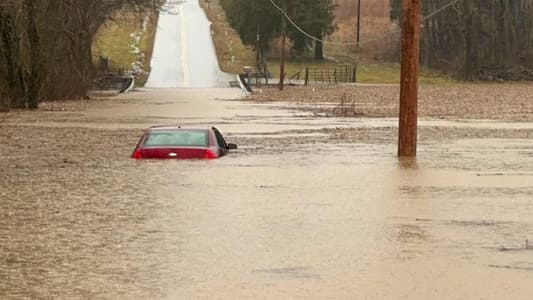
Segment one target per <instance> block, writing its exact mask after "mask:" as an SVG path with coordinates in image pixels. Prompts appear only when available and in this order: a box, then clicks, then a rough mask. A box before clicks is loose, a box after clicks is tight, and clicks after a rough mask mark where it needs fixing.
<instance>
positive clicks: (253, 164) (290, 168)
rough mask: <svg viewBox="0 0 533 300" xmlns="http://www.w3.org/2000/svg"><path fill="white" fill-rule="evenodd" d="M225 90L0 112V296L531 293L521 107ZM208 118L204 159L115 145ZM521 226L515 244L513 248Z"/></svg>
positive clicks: (527, 128)
mask: <svg viewBox="0 0 533 300" xmlns="http://www.w3.org/2000/svg"><path fill="white" fill-rule="evenodd" d="M238 97H239V94H238V91H235V90H230V89H218V90H159V91H149V90H146V91H141V92H136V93H133V94H130V95H126V96H121V97H118V98H115V99H112V100H106V101H104V100H97V101H92V102H90V103H68V102H67V103H52V104H50V103H48V104H46V105H44V106H43V107H44V108H43V110H41V111H39V112H13V113H10V114H7V115H6V114H4V115H0V155H1V159H0V178H1V181H0V199H1V201H0V298H2V299H28V298H29V299H56V298H58V299H531V295H533V247H532V245H533V217H532V216H533V140H532V137H533V129H531V128H532V126H531V124H530V123H494V122H490V121H487V120H484V121H472V120H471V121H468V122H464V121H446V122H444V121H432V120H422V122H421V129H420V139H421V141H420V142H421V143H420V153H419V158H418V159H417V160H406V161H398V159H397V158H396V157H395V151H396V147H395V143H396V141H395V134H396V128H395V121H394V120H388V119H342V118H319V117H316V116H313V115H312V114H311V113H308V112H306V111H305V110H300V108H301V107H296V108H295V107H294V106H292V105H291V104H288V103H268V104H261V103H251V102H246V101H240V100H221V99H235V98H238ZM160 123H165V124H168V123H179V124H206V123H209V124H215V125H217V126H218V127H219V129H221V130H222V131H223V132H224V133H226V135H227V136H228V140H230V141H232V142H237V143H239V145H240V148H239V150H238V151H236V152H235V153H232V154H231V155H230V156H227V157H224V158H222V159H220V160H216V161H208V162H207V161H146V162H136V161H133V160H131V159H130V158H129V155H130V153H131V151H132V148H133V147H134V146H135V143H136V142H137V139H138V138H139V136H140V135H141V134H142V130H143V129H144V128H146V127H147V126H150V125H153V124H160ZM526 239H529V240H530V241H531V242H530V243H529V244H530V245H529V247H530V249H527V248H526Z"/></svg>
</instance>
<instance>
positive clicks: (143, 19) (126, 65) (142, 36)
mask: <svg viewBox="0 0 533 300" xmlns="http://www.w3.org/2000/svg"><path fill="white" fill-rule="evenodd" d="M156 23H157V16H156V14H155V13H153V12H147V13H146V14H138V13H132V12H127V11H126V12H123V13H121V14H117V16H116V17H115V18H113V20H112V21H108V22H107V23H106V24H105V25H104V26H102V27H101V28H100V30H99V31H98V33H97V36H96V39H95V41H94V43H93V56H94V64H95V66H96V67H97V68H98V67H99V60H100V57H103V58H107V59H108V61H109V68H110V69H111V71H117V70H121V71H123V72H130V71H133V70H134V69H135V67H134V65H133V64H140V66H141V68H142V70H143V72H141V73H140V74H139V77H138V78H137V80H136V84H137V85H138V86H142V85H144V83H145V82H146V79H147V77H148V73H149V71H150V60H151V57H152V50H153V44H154V38H155V29H156ZM136 49H138V51H136Z"/></svg>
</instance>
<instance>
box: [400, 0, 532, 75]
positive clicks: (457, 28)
mask: <svg viewBox="0 0 533 300" xmlns="http://www.w3.org/2000/svg"><path fill="white" fill-rule="evenodd" d="M449 3H450V0H422V10H423V12H422V14H423V15H428V14H430V13H432V12H435V11H437V10H438V9H439V8H442V7H443V6H444V5H446V4H449ZM391 7H392V9H391V18H392V19H393V20H399V18H400V16H401V0H391ZM421 46H422V48H421V49H422V51H421V62H422V64H424V65H426V66H429V67H433V68H441V69H450V70H453V71H459V74H460V75H462V77H463V78H464V79H466V80H476V79H493V78H501V77H503V79H513V78H514V79H522V80H523V79H533V74H531V69H532V68H533V1H532V0H462V1H459V2H458V3H457V4H455V5H453V6H452V7H450V8H448V9H446V10H443V11H442V12H440V13H439V14H437V15H435V16H434V17H431V18H427V19H426V20H425V21H424V22H423V28H422V36H421ZM528 70H529V71H528ZM523 71H525V72H526V73H528V74H529V76H528V75H526V76H525V77H524V78H521V77H520V74H521V73H523ZM506 76H509V77H510V78H505V77H506Z"/></svg>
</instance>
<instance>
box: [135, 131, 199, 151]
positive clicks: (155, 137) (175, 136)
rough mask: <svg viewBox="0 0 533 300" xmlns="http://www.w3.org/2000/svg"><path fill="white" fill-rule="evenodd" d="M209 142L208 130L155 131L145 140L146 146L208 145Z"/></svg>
mask: <svg viewBox="0 0 533 300" xmlns="http://www.w3.org/2000/svg"><path fill="white" fill-rule="evenodd" d="M207 144H208V143H207V131H206V130H190V131H189V130H175V131H153V132H150V133H149V134H148V137H147V139H146V141H145V142H144V146H145V147H162V146H167V147H168V146H183V147H207Z"/></svg>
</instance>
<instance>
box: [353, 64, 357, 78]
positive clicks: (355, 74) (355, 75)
mask: <svg viewBox="0 0 533 300" xmlns="http://www.w3.org/2000/svg"><path fill="white" fill-rule="evenodd" d="M352 82H357V65H354V66H353V75H352Z"/></svg>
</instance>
